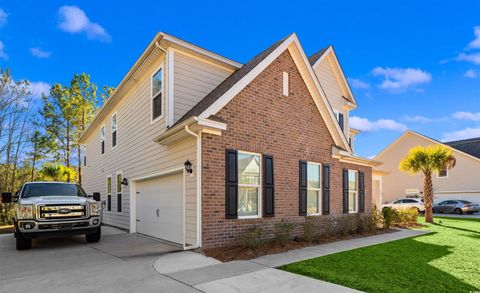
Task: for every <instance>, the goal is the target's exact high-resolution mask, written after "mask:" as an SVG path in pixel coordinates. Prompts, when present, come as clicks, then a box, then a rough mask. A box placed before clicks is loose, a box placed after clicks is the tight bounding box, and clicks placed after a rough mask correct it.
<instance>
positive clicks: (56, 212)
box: [39, 204, 87, 220]
mask: <svg viewBox="0 0 480 293" xmlns="http://www.w3.org/2000/svg"><path fill="white" fill-rule="evenodd" d="M86 215H87V209H86V206H85V205H80V204H70V205H45V206H40V209H39V216H40V219H42V220H55V219H77V218H83V217H85V216H86Z"/></svg>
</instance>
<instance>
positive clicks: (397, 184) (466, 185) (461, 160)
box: [375, 132, 480, 203]
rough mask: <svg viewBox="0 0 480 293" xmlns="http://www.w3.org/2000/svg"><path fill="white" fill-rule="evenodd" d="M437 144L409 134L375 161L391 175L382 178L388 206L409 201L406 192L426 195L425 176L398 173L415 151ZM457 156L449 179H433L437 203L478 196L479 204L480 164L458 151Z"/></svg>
mask: <svg viewBox="0 0 480 293" xmlns="http://www.w3.org/2000/svg"><path fill="white" fill-rule="evenodd" d="M433 144H434V143H433V142H432V141H429V140H427V139H425V138H423V137H421V136H419V135H417V134H413V133H411V132H408V133H406V134H405V135H404V136H403V137H402V138H401V139H400V140H399V141H397V142H395V143H394V144H392V145H391V146H389V147H388V149H386V151H384V152H383V153H381V154H380V155H379V156H377V157H375V160H379V161H382V162H383V165H381V166H379V167H377V168H375V169H377V170H381V171H385V172H388V174H386V175H383V176H382V189H383V202H384V203H385V202H390V201H393V200H395V199H398V198H401V197H405V190H406V189H418V190H419V191H423V176H422V175H421V174H417V175H413V176H411V175H409V174H406V173H404V172H402V171H400V170H399V169H398V165H399V163H400V161H401V159H402V158H403V157H405V156H406V155H407V153H408V151H409V150H410V149H411V148H412V147H415V146H418V145H420V146H428V145H433ZM454 156H455V158H456V159H457V163H456V166H455V168H453V169H451V170H448V178H437V175H436V174H433V176H432V182H433V193H434V202H438V201H439V200H442V199H463V198H467V199H471V195H474V194H475V195H476V196H477V200H476V201H477V202H479V201H480V197H478V194H480V181H479V180H478V173H479V172H480V161H478V160H475V159H472V158H470V157H467V156H465V155H463V154H461V153H459V152H457V151H454ZM465 191H477V193H469V192H468V193H467V192H465ZM446 197H448V198H446Z"/></svg>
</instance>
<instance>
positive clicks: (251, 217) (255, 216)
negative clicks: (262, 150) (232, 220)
mask: <svg viewBox="0 0 480 293" xmlns="http://www.w3.org/2000/svg"><path fill="white" fill-rule="evenodd" d="M237 154H246V155H255V156H259V158H260V164H259V165H260V170H259V172H260V182H259V184H258V185H256V184H240V180H238V181H239V182H238V189H240V187H258V199H257V200H258V203H257V206H258V214H257V215H254V216H238V217H237V218H238V219H259V218H261V217H262V208H263V207H262V202H263V201H262V184H263V176H262V172H263V166H262V165H263V164H262V154H259V153H253V152H246V151H237ZM237 156H238V155H237ZM237 168H238V157H237ZM237 172H238V170H237ZM237 206H238V197H237ZM237 213H238V211H237Z"/></svg>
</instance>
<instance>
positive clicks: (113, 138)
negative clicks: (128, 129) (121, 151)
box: [112, 130, 117, 147]
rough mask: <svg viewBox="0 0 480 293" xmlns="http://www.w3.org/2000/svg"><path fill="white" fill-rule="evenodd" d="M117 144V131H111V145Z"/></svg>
mask: <svg viewBox="0 0 480 293" xmlns="http://www.w3.org/2000/svg"><path fill="white" fill-rule="evenodd" d="M116 145H117V131H116V130H115V131H114V132H112V147H115V146H116Z"/></svg>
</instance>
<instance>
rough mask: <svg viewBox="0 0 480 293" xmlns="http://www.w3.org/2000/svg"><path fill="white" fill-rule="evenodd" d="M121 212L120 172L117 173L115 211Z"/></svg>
mask: <svg viewBox="0 0 480 293" xmlns="http://www.w3.org/2000/svg"><path fill="white" fill-rule="evenodd" d="M121 212H122V173H118V174H117V213H121Z"/></svg>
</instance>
